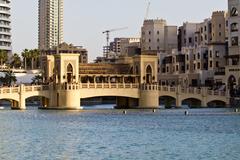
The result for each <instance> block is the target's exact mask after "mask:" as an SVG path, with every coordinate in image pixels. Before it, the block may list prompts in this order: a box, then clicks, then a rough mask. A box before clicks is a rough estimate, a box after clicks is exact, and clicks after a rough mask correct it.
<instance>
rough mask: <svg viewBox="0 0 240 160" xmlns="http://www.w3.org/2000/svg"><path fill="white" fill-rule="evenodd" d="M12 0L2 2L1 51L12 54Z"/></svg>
mask: <svg viewBox="0 0 240 160" xmlns="http://www.w3.org/2000/svg"><path fill="white" fill-rule="evenodd" d="M10 3H11V1H10V0H0V49H2V50H5V51H8V52H11V50H12V46H11V44H12V41H11V25H10V24H11V20H10V17H11V14H10V9H11V8H10Z"/></svg>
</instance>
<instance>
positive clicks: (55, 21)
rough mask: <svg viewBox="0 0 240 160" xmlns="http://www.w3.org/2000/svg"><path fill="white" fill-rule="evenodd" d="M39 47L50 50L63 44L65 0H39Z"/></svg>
mask: <svg viewBox="0 0 240 160" xmlns="http://www.w3.org/2000/svg"><path fill="white" fill-rule="evenodd" d="M38 2H39V12H38V14H39V15H38V16H39V17H38V21H39V22H38V23H39V28H38V30H39V31H38V32H39V33H38V45H39V46H38V47H39V49H40V50H44V49H50V48H52V47H54V46H58V45H59V44H61V43H62V42H63V0H39V1H38Z"/></svg>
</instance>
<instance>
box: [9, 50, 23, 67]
mask: <svg viewBox="0 0 240 160" xmlns="http://www.w3.org/2000/svg"><path fill="white" fill-rule="evenodd" d="M10 65H11V67H14V68H20V67H21V65H22V62H21V58H20V56H19V55H18V54H17V53H14V55H13V56H12V57H11V64H10Z"/></svg>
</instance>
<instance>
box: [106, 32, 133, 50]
mask: <svg viewBox="0 0 240 160" xmlns="http://www.w3.org/2000/svg"><path fill="white" fill-rule="evenodd" d="M127 28H128V27H122V28H115V29H109V30H106V31H103V32H102V33H103V34H106V42H107V45H106V47H109V40H110V33H111V32H115V31H120V30H125V29H127ZM107 52H109V51H108V49H107ZM106 54H107V53H106Z"/></svg>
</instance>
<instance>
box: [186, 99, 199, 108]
mask: <svg viewBox="0 0 240 160" xmlns="http://www.w3.org/2000/svg"><path fill="white" fill-rule="evenodd" d="M182 105H187V106H188V107H190V108H198V107H201V106H202V102H201V100H199V99H196V98H187V99H184V100H183V101H182Z"/></svg>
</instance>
